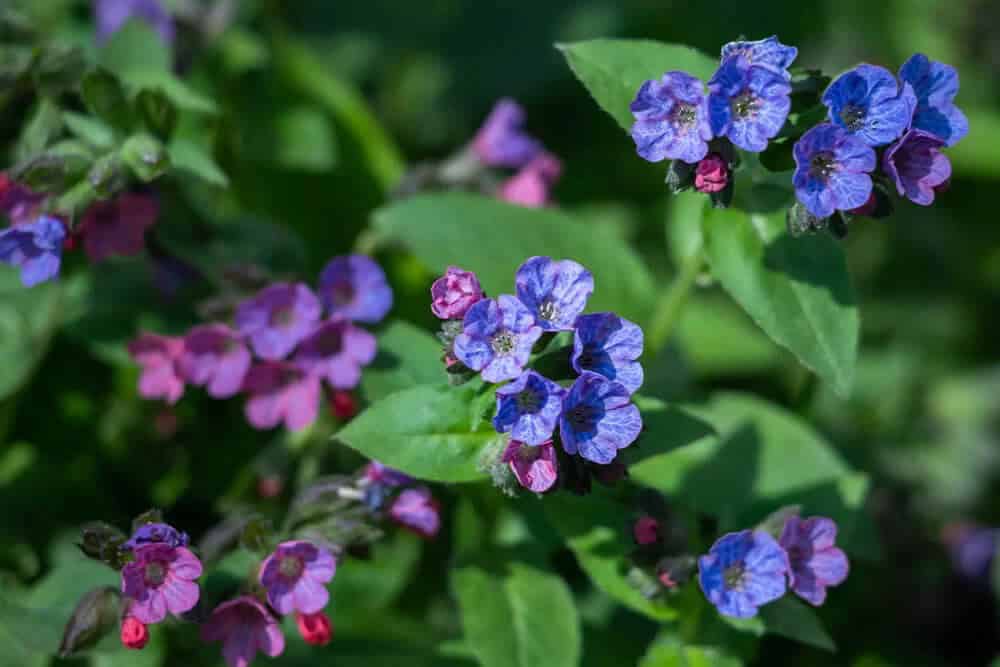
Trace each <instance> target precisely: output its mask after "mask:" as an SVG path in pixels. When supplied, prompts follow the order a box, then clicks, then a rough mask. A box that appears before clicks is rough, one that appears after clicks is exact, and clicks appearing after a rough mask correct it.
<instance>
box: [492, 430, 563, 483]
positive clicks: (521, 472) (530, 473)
mask: <svg viewBox="0 0 1000 667" xmlns="http://www.w3.org/2000/svg"><path fill="white" fill-rule="evenodd" d="M501 460H502V461H503V462H504V463H507V464H508V465H510V470H511V472H513V473H514V478H515V479H517V483H518V484H520V485H521V486H523V487H524V488H526V489H528V490H529V491H534V492H535V493H545V492H546V491H548V490H549V489H551V488H552V487H553V486H555V483H556V480H557V479H558V474H559V470H558V462H557V457H556V448H555V447H553V446H552V441H551V440H547V441H546V442H543V443H542V444H540V445H537V446H532V445H527V444H525V443H523V442H518V441H517V440H511V441H510V443H509V444H508V445H507V449H505V450H504V453H503V456H502V457H501Z"/></svg>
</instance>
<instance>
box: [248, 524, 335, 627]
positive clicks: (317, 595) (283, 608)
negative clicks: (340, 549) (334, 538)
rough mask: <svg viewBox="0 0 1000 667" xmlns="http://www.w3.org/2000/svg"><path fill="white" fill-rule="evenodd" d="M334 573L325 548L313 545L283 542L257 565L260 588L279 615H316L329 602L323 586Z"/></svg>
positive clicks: (333, 563) (332, 562) (333, 566)
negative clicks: (263, 590) (265, 592)
mask: <svg viewBox="0 0 1000 667" xmlns="http://www.w3.org/2000/svg"><path fill="white" fill-rule="evenodd" d="M336 571H337V561H336V559H335V558H334V557H333V554H331V553H330V551H329V550H328V549H325V548H323V547H321V546H317V545H315V544H313V543H312V542H303V541H297V540H293V541H291V542H282V543H281V544H279V545H278V546H277V548H276V549H275V550H274V553H272V554H271V555H270V556H268V557H267V558H266V559H265V560H264V562H263V563H262V564H261V566H260V577H259V579H260V585H261V586H263V587H264V588H265V589H267V601H268V602H269V603H270V604H271V607H273V608H274V610H275V611H276V612H278V613H279V614H291V613H292V612H293V611H297V612H300V613H303V614H315V613H316V612H318V611H322V610H323V607H325V606H326V603H327V602H328V601H329V600H330V593H329V592H328V591H327V590H326V584H327V582H329V581H330V580H331V579H333V575H334V573H335V572H336Z"/></svg>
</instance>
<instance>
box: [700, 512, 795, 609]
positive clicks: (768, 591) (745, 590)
mask: <svg viewBox="0 0 1000 667" xmlns="http://www.w3.org/2000/svg"><path fill="white" fill-rule="evenodd" d="M787 573H788V554H786V553H785V550H784V549H782V548H781V545H780V544H778V543H777V541H775V539H774V538H773V537H771V536H770V535H769V534H767V533H766V532H764V531H762V530H743V531H740V532H738V533H729V534H728V535H723V536H722V537H720V538H719V539H718V540H717V541H716V542H715V544H713V545H712V548H711V549H709V551H708V554H707V555H705V556H702V557H701V558H699V559H698V583H699V584H701V590H702V591H703V592H704V593H705V597H706V598H708V601H709V602H711V603H712V604H713V605H715V607H716V608H717V609H718V610H719V613H720V614H724V615H726V616H735V617H736V618H749V617H751V616H755V615H756V614H757V608H758V607H760V606H761V605H764V604H767V603H768V602H773V601H774V600H777V599H778V598H780V597H781V596H782V595H784V594H785V589H786V585H787V584H786V581H785V577H786V575H787Z"/></svg>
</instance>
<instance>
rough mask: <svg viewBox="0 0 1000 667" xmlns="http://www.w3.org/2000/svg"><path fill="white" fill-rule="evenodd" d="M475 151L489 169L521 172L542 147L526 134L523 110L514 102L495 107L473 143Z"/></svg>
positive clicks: (501, 101)
mask: <svg viewBox="0 0 1000 667" xmlns="http://www.w3.org/2000/svg"><path fill="white" fill-rule="evenodd" d="M472 150H473V151H475V153H476V156H477V157H478V158H479V159H480V160H481V161H482V163H483V164H485V165H487V166H490V167H509V168H511V169H519V168H521V167H523V166H524V165H526V164H528V163H529V162H531V160H532V159H533V158H534V157H535V156H536V155H538V153H539V152H541V150H542V145H541V144H540V143H539V142H538V141H536V140H535V139H533V138H532V137H530V136H528V135H527V134H525V132H524V109H522V108H521V107H520V105H519V104H518V103H517V102H515V101H514V100H511V99H502V100H500V101H499V102H497V103H496V106H494V107H493V111H491V112H490V115H489V116H488V117H487V118H486V122H484V123H483V126H482V127H481V128H479V132H478V133H477V134H476V138H475V139H473V141H472Z"/></svg>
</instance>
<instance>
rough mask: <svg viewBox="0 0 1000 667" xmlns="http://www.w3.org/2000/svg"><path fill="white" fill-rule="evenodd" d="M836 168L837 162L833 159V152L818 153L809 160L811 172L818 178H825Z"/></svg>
mask: <svg viewBox="0 0 1000 667" xmlns="http://www.w3.org/2000/svg"><path fill="white" fill-rule="evenodd" d="M836 170H837V162H836V160H834V159H833V153H828V152H823V153H817V154H816V155H813V156H812V159H811V160H810V161H809V172H810V173H811V174H812V175H813V176H816V177H818V178H822V179H824V180H825V179H827V178H829V177H830V174H832V173H833V172H835V171H836Z"/></svg>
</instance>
